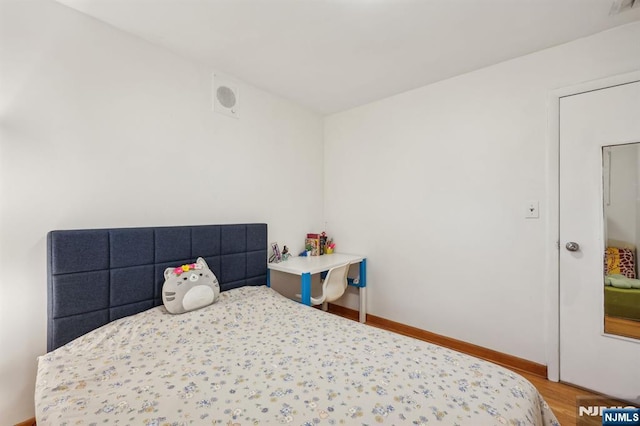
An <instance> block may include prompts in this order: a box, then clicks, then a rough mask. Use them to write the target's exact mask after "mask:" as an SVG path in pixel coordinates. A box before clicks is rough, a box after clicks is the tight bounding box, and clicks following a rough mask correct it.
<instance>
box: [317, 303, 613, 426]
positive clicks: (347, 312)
mask: <svg viewBox="0 0 640 426" xmlns="http://www.w3.org/2000/svg"><path fill="white" fill-rule="evenodd" d="M329 312H331V313H333V314H336V315H340V316H342V317H345V318H349V319H352V320H354V321H358V312H357V311H355V310H352V309H348V308H343V307H341V306H337V305H331V304H329ZM370 317H372V318H373V321H369V318H370ZM367 324H369V325H371V326H372V327H379V328H383V329H386V330H389V331H393V332H399V333H400V334H404V335H408V336H411V337H415V338H416V339H420V340H424V341H427V342H430V343H435V344H437V345H440V346H445V347H449V348H450V349H454V350H456V351H458V352H464V353H467V354H468V355H472V356H475V357H478V358H483V359H485V360H488V361H492V362H494V363H497V364H500V365H502V366H505V367H507V368H509V369H511V370H513V371H515V372H516V373H518V374H520V375H522V376H524V377H525V378H526V379H527V380H529V381H530V382H531V383H532V384H533V385H534V386H535V387H536V388H537V389H538V391H539V392H540V394H541V395H542V397H543V398H544V399H545V401H547V404H549V407H551V410H552V411H553V413H554V414H555V415H556V417H557V419H558V421H559V422H560V424H561V425H563V426H564V425H576V424H577V412H578V408H577V404H578V398H585V399H589V398H593V399H594V400H598V401H601V398H602V396H601V395H600V394H597V393H594V392H590V391H587V390H585V389H581V388H578V387H575V386H571V385H568V384H564V383H556V382H552V381H549V380H547V379H546V377H545V376H544V375H541V370H540V368H539V367H537V366H536V364H535V363H531V365H528V364H526V363H520V362H519V361H518V360H519V358H516V357H510V356H506V357H505V356H502V357H499V358H498V359H491V357H492V356H494V354H493V352H495V351H490V350H488V349H486V348H481V350H478V349H477V348H480V347H478V346H475V345H470V344H460V343H464V342H460V341H456V340H455V339H448V338H444V339H442V338H436V339H431V338H429V337H430V336H438V335H435V334H433V333H429V332H425V331H422V330H419V329H416V328H414V327H409V326H401V327H398V323H394V322H392V321H388V320H383V321H380V318H378V317H375V316H370V315H367ZM415 330H418V332H416V331H415ZM451 343H453V344H451ZM465 349H467V350H465ZM513 360H515V361H516V363H515V365H518V366H522V367H523V368H525V369H527V370H528V371H525V370H523V369H520V368H514V366H513V365H508V363H509V361H513ZM545 371H546V370H545ZM607 401H608V402H610V404H609V405H612V406H613V405H621V403H620V402H617V401H610V400H607ZM622 405H626V404H622ZM601 424H602V420H601V418H600V417H592V418H586V417H583V418H581V423H580V425H579V426H591V425H598V426H600V425H601Z"/></svg>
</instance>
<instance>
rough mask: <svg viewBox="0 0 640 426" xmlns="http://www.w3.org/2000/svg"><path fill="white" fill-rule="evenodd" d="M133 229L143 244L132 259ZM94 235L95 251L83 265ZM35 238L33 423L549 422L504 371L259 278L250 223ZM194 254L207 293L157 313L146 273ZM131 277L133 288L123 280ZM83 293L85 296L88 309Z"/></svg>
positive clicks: (259, 241)
mask: <svg viewBox="0 0 640 426" xmlns="http://www.w3.org/2000/svg"><path fill="white" fill-rule="evenodd" d="M143 235H145V236H146V238H145V241H146V243H144V246H145V247H146V248H145V249H144V250H143V251H144V253H146V254H145V255H144V256H143V255H135V256H133V255H132V253H139V252H140V250H139V247H138V246H142V245H143V244H142V243H141V242H140V241H139V238H140V237H142V236H143ZM96 238H97V239H96ZM173 238H178V241H175V240H174V239H173ZM96 241H101V243H100V245H101V248H100V250H101V251H102V252H103V254H102V256H105V258H104V259H103V261H102V262H97V263H96V262H94V257H95V256H96V250H97V249H95V248H94V244H95V242H96ZM48 246H49V250H48V252H49V274H48V275H49V330H48V331H49V334H48V336H49V344H50V347H49V352H48V353H47V354H45V355H43V356H41V357H40V358H39V359H38V375H37V380H36V389H35V405H36V419H37V423H38V425H72V424H73V425H75V424H85V425H91V424H95V425H98V424H121V425H124V424H141V425H188V424H192V425H200V424H202V425H215V424H219V425H233V426H237V425H249V424H271V423H273V424H276V423H278V424H292V425H316V424H318V425H322V424H327V425H332V424H334V425H337V424H344V425H352V424H362V425H364V424H376V423H381V424H436V423H437V424H452V425H453V424H460V425H463V424H466V425H475V426H477V425H499V424H517V425H556V424H558V423H557V421H556V419H555V417H554V415H553V413H552V412H551V410H550V409H549V407H548V406H547V404H546V403H545V401H544V400H543V398H542V397H541V396H540V394H539V393H538V392H537V390H536V389H535V388H534V387H533V385H531V384H530V383H529V382H528V381H527V380H526V379H524V378H523V377H521V376H520V375H518V374H516V373H514V372H512V371H510V370H507V369H505V368H502V367H500V366H497V365H495V364H491V363H488V362H485V361H482V360H479V359H476V358H473V357H470V356H467V355H463V354H461V353H458V352H455V351H452V350H449V349H445V348H442V347H439V346H436V345H432V344H429V343H426V342H422V341H418V340H415V339H412V338H409V337H405V336H401V335H398V334H395V333H391V332H388V331H385V330H381V329H376V328H373V327H370V326H367V325H365V324H360V323H357V322H354V321H351V320H348V319H345V318H342V317H338V316H335V315H332V314H328V313H325V312H323V311H321V310H318V309H313V308H310V307H308V306H304V305H301V304H299V303H297V302H295V301H292V300H289V299H287V298H285V297H283V296H281V295H279V294H278V293H276V292H275V291H274V290H272V289H271V288H269V287H267V286H265V285H264V283H265V282H266V274H267V270H266V259H267V229H266V225H264V224H246V225H209V226H203V227H174V228H129V229H116V230H86V231H56V232H53V233H50V234H49V237H48ZM178 247H180V248H178ZM117 248H123V249H124V250H125V253H122V254H121V253H118V252H117V250H116V249H117ZM69 256H70V257H69ZM132 256H133V257H136V258H137V260H136V261H133V260H130V259H131V258H132ZM197 256H202V257H203V258H205V259H207V263H208V264H209V266H211V270H212V271H214V272H215V273H216V275H217V276H218V279H219V282H220V287H221V290H222V293H221V294H220V296H219V299H218V300H217V301H216V302H215V303H213V304H211V305H209V306H206V307H203V308H201V309H197V310H194V311H191V312H187V313H184V314H180V315H172V314H170V313H168V312H167V310H166V309H165V308H164V306H163V305H162V299H161V297H159V296H160V291H161V284H162V281H163V278H162V273H161V272H162V271H163V270H164V269H165V268H166V267H167V266H170V267H171V266H173V265H175V264H179V263H181V262H193V260H194V259H195V258H196V257H197ZM169 258H171V259H169ZM87 260H91V262H93V263H92V264H91V265H89V264H87V263H86V261H87ZM63 265H64V266H63ZM71 265H73V266H71ZM70 269H72V270H70ZM142 270H145V271H146V272H145V274H143V273H142V272H141V271H142ZM151 270H153V273H151ZM97 272H100V274H97ZM149 274H151V275H152V278H151V282H149V276H150V275H149ZM98 275H102V276H103V279H102V280H99V279H98V278H97V277H98ZM79 276H81V277H82V278H79ZM124 276H126V277H127V279H128V278H131V279H129V280H128V281H127V284H123V282H124V281H122V279H123V277H124ZM144 277H146V278H144ZM70 282H72V283H73V285H72V284H69V283H70ZM96 282H101V283H102V285H101V286H98V287H99V288H100V290H99V291H97V290H95V288H94V284H95V283H96ZM141 282H144V283H146V284H145V285H143V287H144V288H145V290H144V291H142V290H141V291H137V290H134V288H136V287H137V286H138V285H139V284H140V283H141ZM114 283H115V284H114ZM105 286H106V288H107V289H108V291H106V292H104V291H103V290H102V288H103V287H105ZM85 287H86V288H85ZM92 289H93V290H92ZM98 293H99V294H101V297H100V298H101V300H102V302H101V304H99V306H98V304H94V305H91V306H89V304H88V303H87V301H92V300H93V299H95V296H96V294H98ZM114 293H115V295H114ZM79 294H80V295H79ZM133 295H135V296H133ZM67 298H68V299H69V300H72V301H74V302H68V301H66V299H67ZM70 306H75V308H73V309H72V308H71V307H70ZM85 318H88V319H89V321H88V323H87V322H85Z"/></svg>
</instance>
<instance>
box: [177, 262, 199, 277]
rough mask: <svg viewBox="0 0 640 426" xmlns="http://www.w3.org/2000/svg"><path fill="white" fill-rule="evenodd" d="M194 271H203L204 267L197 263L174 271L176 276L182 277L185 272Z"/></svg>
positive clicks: (179, 267)
mask: <svg viewBox="0 0 640 426" xmlns="http://www.w3.org/2000/svg"><path fill="white" fill-rule="evenodd" d="M192 269H202V265H198V264H197V263H189V264H187V265H182V266H178V267H177V268H176V269H174V270H173V273H174V274H176V275H180V274H181V273H183V272H188V271H190V270H192Z"/></svg>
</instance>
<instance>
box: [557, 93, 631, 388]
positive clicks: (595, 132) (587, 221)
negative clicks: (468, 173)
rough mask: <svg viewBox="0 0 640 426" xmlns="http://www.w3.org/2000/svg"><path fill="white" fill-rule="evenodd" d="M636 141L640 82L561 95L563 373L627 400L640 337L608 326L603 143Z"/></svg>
mask: <svg viewBox="0 0 640 426" xmlns="http://www.w3.org/2000/svg"><path fill="white" fill-rule="evenodd" d="M637 142H640V82H638V81H636V82H633V83H628V84H623V85H619V86H614V87H609V88H606V89H601V90H594V91H590V92H586V93H581V94H577V95H572V96H567V97H564V98H561V99H560V380H561V381H564V382H568V383H572V384H575V385H578V386H581V387H584V388H587V389H591V390H594V391H597V392H601V393H604V394H606V395H609V396H613V397H616V398H620V399H624V400H627V401H633V400H636V399H637V398H638V397H639V396H640V341H639V340H634V339H629V338H623V337H619V336H611V335H608V334H605V333H604V326H603V324H604V308H603V304H604V284H603V274H604V271H603V269H604V268H603V263H604V259H603V256H604V248H605V241H604V238H605V236H604V216H603V195H606V194H605V191H604V189H603V147H604V146H611V145H621V144H628V143H637ZM572 242H575V243H577V245H578V246H573V247H571V246H569V248H567V244H568V243H572ZM570 249H577V250H576V251H570ZM639 291H640V290H639Z"/></svg>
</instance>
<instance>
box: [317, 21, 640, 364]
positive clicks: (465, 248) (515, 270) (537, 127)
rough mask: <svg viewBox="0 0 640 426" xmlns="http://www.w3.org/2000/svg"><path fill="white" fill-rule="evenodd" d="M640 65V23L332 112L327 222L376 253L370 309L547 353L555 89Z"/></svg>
mask: <svg viewBox="0 0 640 426" xmlns="http://www.w3.org/2000/svg"><path fill="white" fill-rule="evenodd" d="M637 69H640V23H636V24H632V25H628V26H625V27H620V28H618V29H615V30H611V31H608V32H604V33H600V34H598V35H595V36H592V37H588V38H584V39H580V40H577V41H575V42H572V43H569V44H566V45H562V46H557V47H555V48H552V49H548V50H545V51H542V52H538V53H535V54H532V55H528V56H525V57H521V58H518V59H515V60H511V61H507V62H504V63H501V64H498V65H495V66H491V67H488V68H485V69H482V70H479V71H476V72H472V73H469V74H465V75H462V76H459V77H456V78H452V79H449V80H446V81H442V82H439V83H436V84H432V85H429V86H425V87H422V88H419V89H416V90H413V91H409V92H406V93H403V94H399V95H397V96H394V97H391V98H388V99H384V100H381V101H378V102H374V103H371V104H368V105H364V106H362V107H359V108H355V109H352V110H349V111H345V112H342V113H339V114H335V115H332V116H330V117H328V118H327V119H326V120H325V220H326V221H327V222H328V226H327V230H328V232H329V233H330V234H331V235H333V236H334V237H335V239H336V242H337V245H338V249H339V250H340V251H345V252H355V253H365V254H366V255H367V256H368V259H369V263H368V266H369V275H368V278H369V285H370V288H369V304H368V309H369V312H370V313H372V314H374V315H377V316H381V317H384V318H388V319H391V320H394V321H398V322H401V323H406V324H410V325H413V326H416V327H419V328H422V329H426V330H430V331H433V332H436V333H440V334H443V335H446V336H450V337H453V338H457V339H460V340H463V341H467V342H471V343H474V344H478V345H481V346H484V347H488V348H491V349H495V350H498V351H501V352H505V353H509V354H512V355H515V356H519V357H522V358H526V359H529V360H532V361H534V362H538V363H543V364H545V363H546V356H545V337H544V336H545V317H544V312H545V303H546V299H545V298H546V295H545V291H546V289H547V285H548V284H549V283H548V282H547V281H546V280H547V277H548V275H547V264H546V262H547V259H549V257H550V253H549V252H548V251H549V250H554V245H555V239H554V241H547V238H548V237H547V236H548V235H549V233H550V231H549V227H550V224H551V223H552V222H551V221H553V220H555V221H557V212H555V213H553V212H552V213H553V214H551V215H547V214H546V213H547V210H546V206H547V205H548V201H549V198H548V197H549V194H548V193H547V189H546V188H547V184H549V185H550V186H552V185H557V183H553V182H547V179H548V176H549V175H550V172H549V166H548V164H547V147H548V140H547V136H548V135H547V121H548V118H549V117H548V109H547V101H548V99H549V96H550V93H551V92H552V91H553V90H554V89H557V88H562V87H566V86H570V85H573V84H578V83H580V82H584V81H589V80H594V79H599V78H603V77H607V76H610V75H615V74H622V73H627V72H631V71H634V70H637ZM556 161H557V160H556ZM528 200H539V202H540V211H541V217H540V218H539V219H525V218H524V210H525V204H526V202H527V201H528ZM554 215H555V216H554ZM343 302H344V303H345V304H348V305H350V306H352V307H354V308H355V300H352V299H350V298H347V300H344V301H343Z"/></svg>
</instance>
